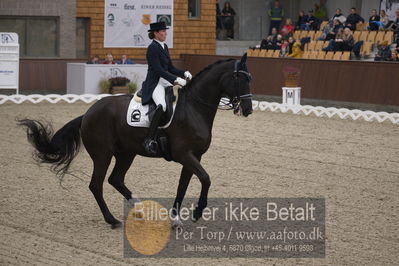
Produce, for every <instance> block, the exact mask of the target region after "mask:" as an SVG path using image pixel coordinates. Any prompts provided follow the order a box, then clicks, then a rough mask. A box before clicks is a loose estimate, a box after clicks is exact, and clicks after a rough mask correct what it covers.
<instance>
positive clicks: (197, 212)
mask: <svg viewBox="0 0 399 266" xmlns="http://www.w3.org/2000/svg"><path fill="white" fill-rule="evenodd" d="M202 211H203V210H200V209H198V207H197V208H196V209H195V210H194V213H193V216H192V217H191V220H192V221H193V222H194V223H195V222H197V221H198V220H199V219H200V218H201V217H202Z"/></svg>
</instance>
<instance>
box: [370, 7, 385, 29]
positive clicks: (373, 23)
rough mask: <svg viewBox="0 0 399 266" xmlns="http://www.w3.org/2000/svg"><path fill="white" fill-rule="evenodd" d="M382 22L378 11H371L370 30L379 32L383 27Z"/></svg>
mask: <svg viewBox="0 0 399 266" xmlns="http://www.w3.org/2000/svg"><path fill="white" fill-rule="evenodd" d="M380 20H381V17H380V16H378V15H377V10H375V9H373V10H372V11H371V17H370V18H369V27H368V30H370V31H377V30H378V29H379V28H380V27H381V26H382V25H381V22H380Z"/></svg>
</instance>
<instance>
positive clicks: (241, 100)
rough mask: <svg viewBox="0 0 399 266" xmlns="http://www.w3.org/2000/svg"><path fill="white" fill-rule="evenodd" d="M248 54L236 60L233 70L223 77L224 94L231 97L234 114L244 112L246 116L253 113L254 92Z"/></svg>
mask: <svg viewBox="0 0 399 266" xmlns="http://www.w3.org/2000/svg"><path fill="white" fill-rule="evenodd" d="M246 62H247V54H246V53H245V54H244V55H243V56H242V58H241V60H237V61H235V62H234V70H233V72H230V73H227V74H226V76H225V77H223V78H222V79H221V87H222V96H226V97H228V98H229V99H230V104H232V106H233V109H234V114H238V113H242V114H243V115H244V116H245V117H247V116H248V115H250V114H252V94H251V92H250V86H249V84H250V82H251V79H252V77H251V74H250V73H249V71H248V68H247V64H246Z"/></svg>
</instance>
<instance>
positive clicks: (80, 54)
mask: <svg viewBox="0 0 399 266" xmlns="http://www.w3.org/2000/svg"><path fill="white" fill-rule="evenodd" d="M89 23H90V20H89V19H88V18H76V57H77V58H86V57H88V56H89Z"/></svg>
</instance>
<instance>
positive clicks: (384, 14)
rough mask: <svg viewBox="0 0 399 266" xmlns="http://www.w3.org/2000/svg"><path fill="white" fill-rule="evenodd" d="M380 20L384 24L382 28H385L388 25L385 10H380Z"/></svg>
mask: <svg viewBox="0 0 399 266" xmlns="http://www.w3.org/2000/svg"><path fill="white" fill-rule="evenodd" d="M380 22H381V23H382V25H384V27H383V28H386V27H387V26H388V25H389V17H388V16H387V13H386V12H385V10H381V12H380Z"/></svg>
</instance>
